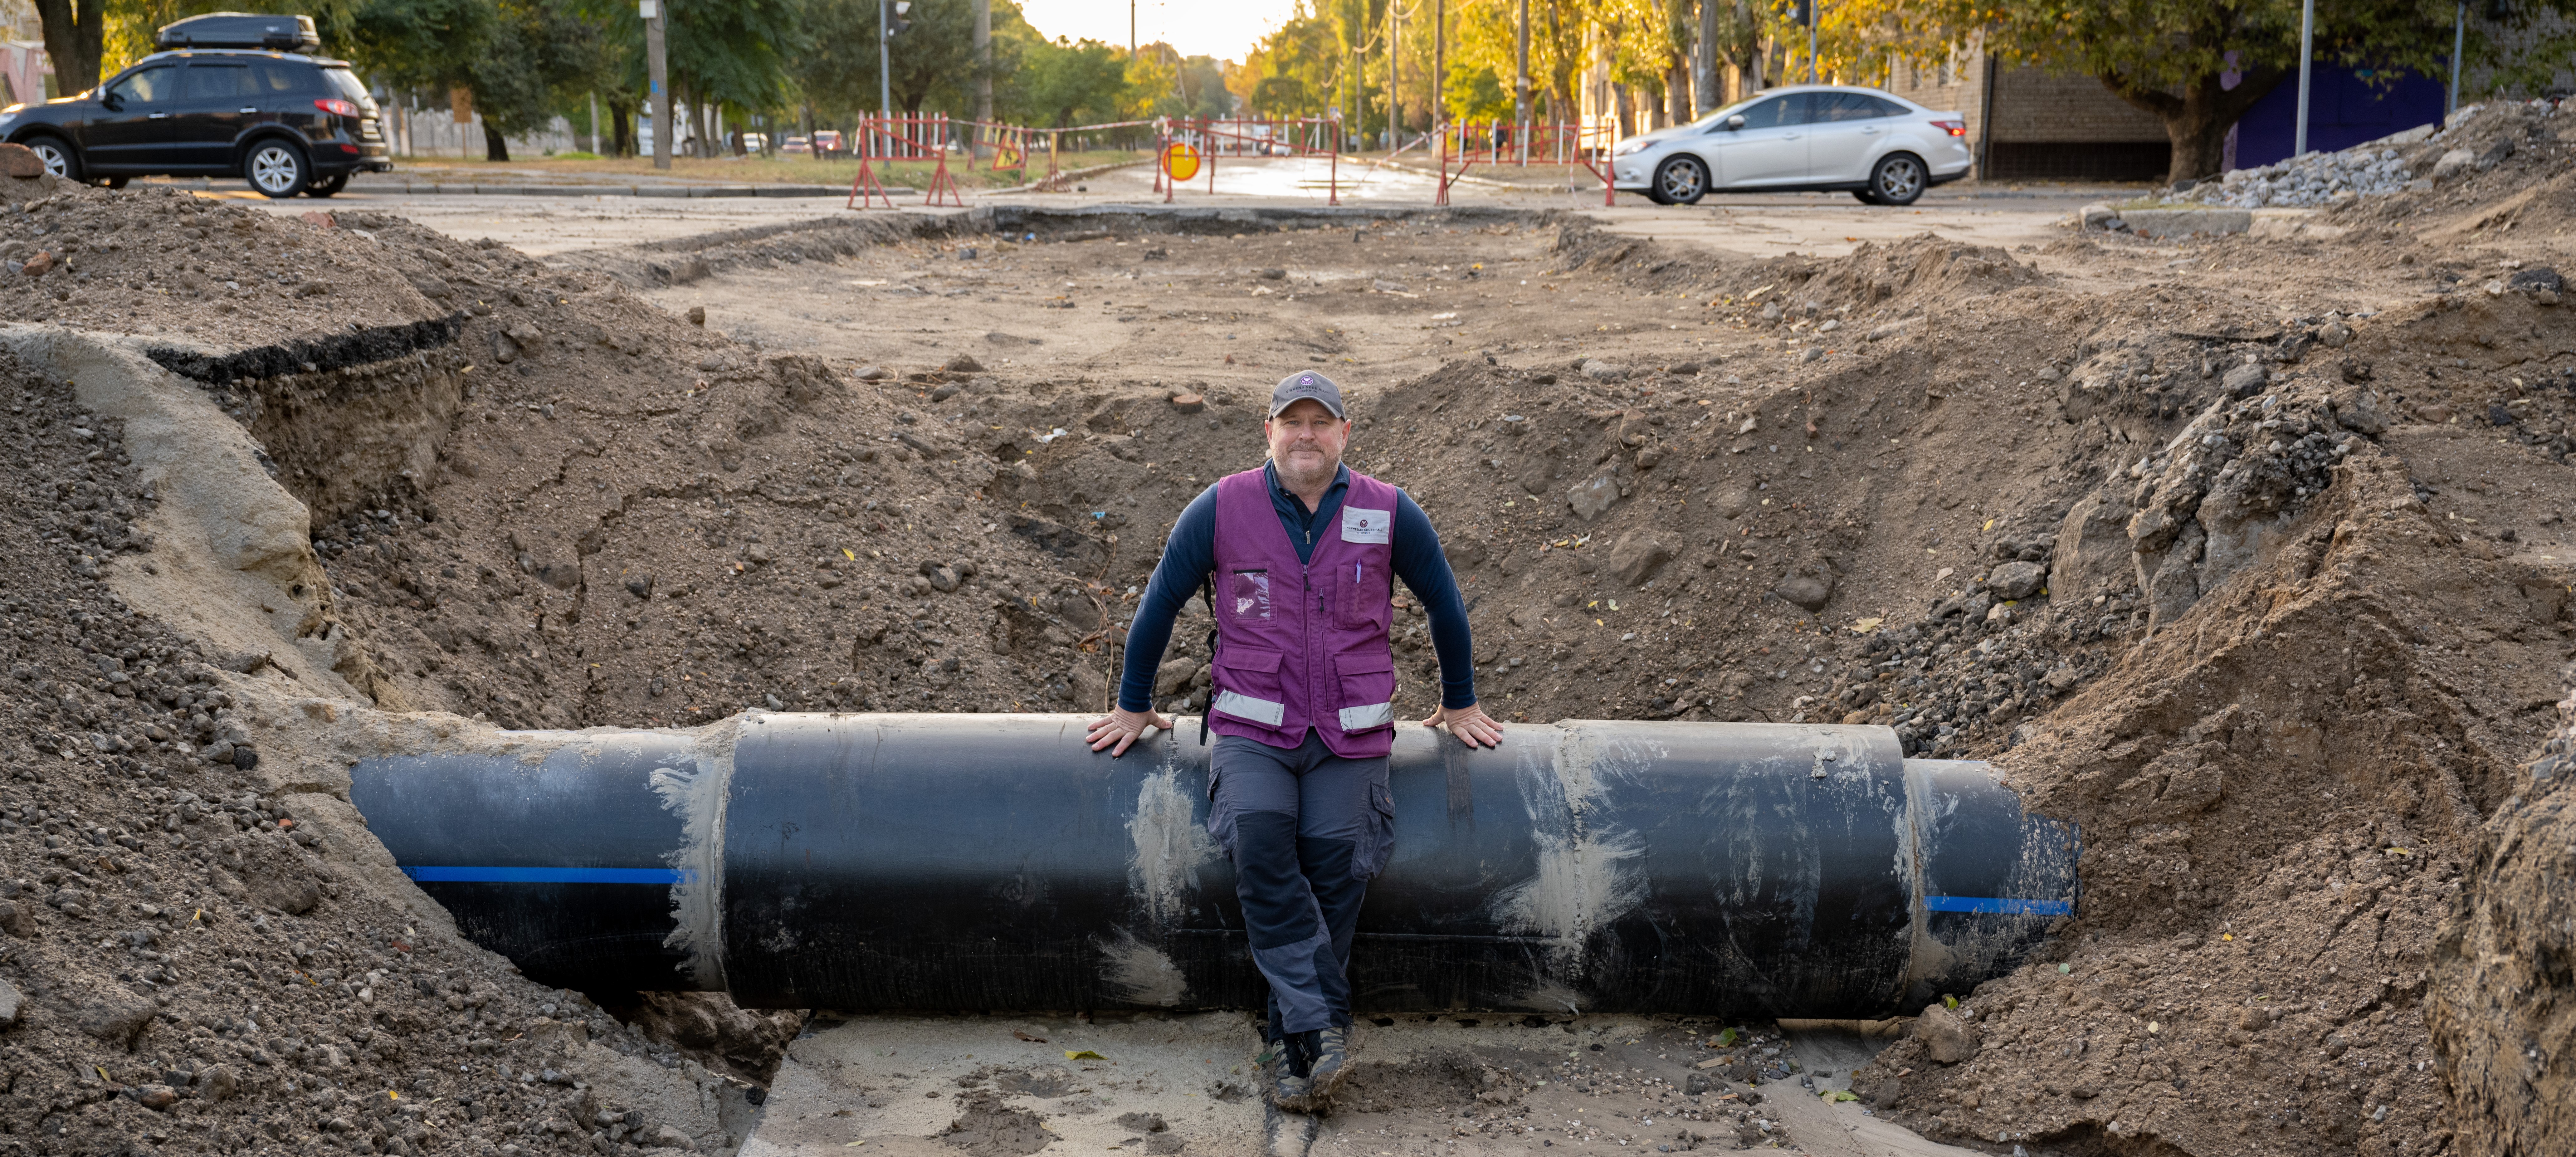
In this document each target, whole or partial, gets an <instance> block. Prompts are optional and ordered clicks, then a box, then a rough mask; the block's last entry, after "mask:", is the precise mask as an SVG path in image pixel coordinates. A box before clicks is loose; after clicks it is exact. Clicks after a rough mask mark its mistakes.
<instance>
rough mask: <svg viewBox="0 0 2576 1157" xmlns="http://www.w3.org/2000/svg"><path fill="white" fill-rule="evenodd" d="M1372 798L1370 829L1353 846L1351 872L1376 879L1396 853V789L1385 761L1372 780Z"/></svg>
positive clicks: (1370, 797)
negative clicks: (1388, 781) (1391, 787)
mask: <svg viewBox="0 0 2576 1157" xmlns="http://www.w3.org/2000/svg"><path fill="white" fill-rule="evenodd" d="M1368 800H1369V809H1368V816H1367V817H1366V825H1367V830H1365V831H1363V832H1361V833H1360V846H1359V847H1357V848H1354V849H1352V850H1351V875H1353V876H1355V877H1357V878H1359V879H1362V880H1374V879H1376V878H1377V875H1378V873H1380V872H1383V871H1385V870H1386V862H1387V860H1388V859H1390V858H1392V857H1393V856H1394V855H1395V793H1394V792H1392V791H1389V790H1387V786H1386V765H1385V763H1384V762H1382V761H1381V762H1380V763H1379V765H1378V773H1377V780H1376V781H1375V782H1373V783H1371V784H1369V789H1368Z"/></svg>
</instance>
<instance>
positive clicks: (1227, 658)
mask: <svg viewBox="0 0 2576 1157" xmlns="http://www.w3.org/2000/svg"><path fill="white" fill-rule="evenodd" d="M1280 658H1281V656H1280V654H1279V652H1277V651H1265V650H1263V649H1261V648H1259V647H1220V648H1218V650H1217V653H1216V664H1215V668H1216V670H1215V682H1216V701H1215V702H1214V703H1211V704H1209V705H1208V709H1209V710H1211V711H1215V712H1218V713H1220V714H1224V715H1231V716H1234V717H1235V718H1237V719H1246V720H1250V721H1252V722H1254V723H1258V724H1260V725H1262V726H1264V727H1277V726H1279V724H1280V722H1281V721H1282V720H1283V719H1285V718H1287V715H1288V703H1287V696H1286V694H1285V693H1284V692H1283V690H1282V684H1281V682H1280V676H1279V661H1280Z"/></svg>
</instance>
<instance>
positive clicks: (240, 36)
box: [153, 12, 322, 52]
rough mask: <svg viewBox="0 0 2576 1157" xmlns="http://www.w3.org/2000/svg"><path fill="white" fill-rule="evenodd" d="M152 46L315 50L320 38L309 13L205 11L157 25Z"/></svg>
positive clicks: (169, 48) (320, 45)
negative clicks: (157, 30)
mask: <svg viewBox="0 0 2576 1157" xmlns="http://www.w3.org/2000/svg"><path fill="white" fill-rule="evenodd" d="M153 46H154V47H155V48H158V49H160V50H162V51H164V52H167V51H169V50H171V49H176V48H265V49H268V50H270V51H272V52H315V51H319V50H320V49H321V47H322V38H321V37H320V36H318V35H316V34H315V33H314V31H313V18H312V17H310V16H260V15H254V14H252V13H248V12H209V13H207V14H205V15H203V16H191V17H189V18H187V19H185V20H182V21H179V22H178V23H176V24H165V25H162V26H161V32H160V35H158V36H156V37H154V39H153Z"/></svg>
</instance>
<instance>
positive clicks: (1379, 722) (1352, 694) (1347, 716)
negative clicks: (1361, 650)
mask: <svg viewBox="0 0 2576 1157" xmlns="http://www.w3.org/2000/svg"><path fill="white" fill-rule="evenodd" d="M1333 677H1334V678H1335V679H1336V680H1337V681H1339V682H1340V683H1341V694H1342V701H1341V703H1340V707H1341V724H1342V730H1343V731H1344V732H1358V731H1374V730H1376V729H1378V728H1380V727H1393V726H1395V654H1394V652H1392V651H1381V652H1378V653H1375V654H1361V655H1336V656H1334V657H1333Z"/></svg>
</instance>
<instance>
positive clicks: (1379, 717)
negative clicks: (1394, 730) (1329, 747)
mask: <svg viewBox="0 0 2576 1157" xmlns="http://www.w3.org/2000/svg"><path fill="white" fill-rule="evenodd" d="M1393 722H1395V704H1393V703H1371V704H1369V705H1368V706H1366V707H1345V708H1342V730H1344V731H1366V730H1368V729H1369V728H1372V727H1384V726H1386V725H1387V724H1389V723H1393Z"/></svg>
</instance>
